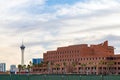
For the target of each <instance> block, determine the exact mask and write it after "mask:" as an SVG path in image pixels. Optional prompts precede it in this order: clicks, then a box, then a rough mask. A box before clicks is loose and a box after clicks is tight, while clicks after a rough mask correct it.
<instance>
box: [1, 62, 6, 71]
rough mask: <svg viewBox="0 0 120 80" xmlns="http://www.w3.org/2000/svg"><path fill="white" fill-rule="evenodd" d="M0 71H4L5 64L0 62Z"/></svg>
mask: <svg viewBox="0 0 120 80" xmlns="http://www.w3.org/2000/svg"><path fill="white" fill-rule="evenodd" d="M0 72H6V64H5V63H0Z"/></svg>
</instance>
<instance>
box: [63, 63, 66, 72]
mask: <svg viewBox="0 0 120 80" xmlns="http://www.w3.org/2000/svg"><path fill="white" fill-rule="evenodd" d="M63 66H64V74H66V62H63Z"/></svg>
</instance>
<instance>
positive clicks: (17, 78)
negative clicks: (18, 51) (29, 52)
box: [0, 74, 120, 80]
mask: <svg viewBox="0 0 120 80" xmlns="http://www.w3.org/2000/svg"><path fill="white" fill-rule="evenodd" d="M0 80H120V75H104V76H102V75H75V74H73V75H43V74H42V75H0Z"/></svg>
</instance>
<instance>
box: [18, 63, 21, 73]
mask: <svg viewBox="0 0 120 80" xmlns="http://www.w3.org/2000/svg"><path fill="white" fill-rule="evenodd" d="M18 69H19V72H21V70H22V65H20V64H19V65H18Z"/></svg>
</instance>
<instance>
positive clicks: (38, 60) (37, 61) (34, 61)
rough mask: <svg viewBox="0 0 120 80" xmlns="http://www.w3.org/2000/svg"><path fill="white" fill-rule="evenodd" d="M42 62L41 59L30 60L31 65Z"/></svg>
mask: <svg viewBox="0 0 120 80" xmlns="http://www.w3.org/2000/svg"><path fill="white" fill-rule="evenodd" d="M42 61H43V59H42V58H33V59H32V63H33V64H40V63H41V62H42Z"/></svg>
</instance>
